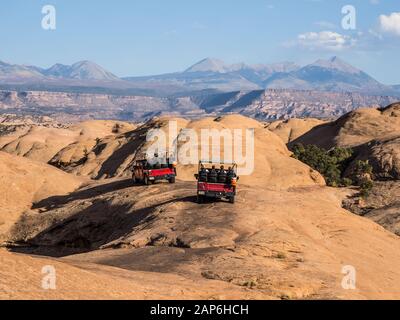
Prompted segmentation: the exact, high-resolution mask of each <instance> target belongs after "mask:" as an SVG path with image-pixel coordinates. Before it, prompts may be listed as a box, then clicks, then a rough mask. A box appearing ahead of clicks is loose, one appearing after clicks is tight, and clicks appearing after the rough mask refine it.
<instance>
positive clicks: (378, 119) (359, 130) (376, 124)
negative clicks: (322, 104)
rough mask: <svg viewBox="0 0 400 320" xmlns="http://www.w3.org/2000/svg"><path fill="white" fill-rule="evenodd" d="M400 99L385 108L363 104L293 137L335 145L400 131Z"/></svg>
mask: <svg viewBox="0 0 400 320" xmlns="http://www.w3.org/2000/svg"><path fill="white" fill-rule="evenodd" d="M399 110H400V103H395V104H392V105H390V106H388V107H386V108H384V109H371V108H364V109H358V110H356V111H353V112H350V113H348V114H346V115H345V116H343V117H341V118H340V119H338V120H337V121H334V122H330V123H327V124H323V125H320V126H317V127H315V128H314V129H312V130H311V131H309V132H308V133H306V134H304V135H303V136H301V137H299V138H298V139H296V140H294V141H293V142H292V143H291V145H293V144H296V143H302V144H315V145H317V146H319V147H324V148H326V149H330V148H332V147H335V146H337V147H355V146H359V145H362V144H365V143H368V142H370V141H372V140H375V139H389V138H395V137H397V136H399V135H400V116H399V112H400V111H399Z"/></svg>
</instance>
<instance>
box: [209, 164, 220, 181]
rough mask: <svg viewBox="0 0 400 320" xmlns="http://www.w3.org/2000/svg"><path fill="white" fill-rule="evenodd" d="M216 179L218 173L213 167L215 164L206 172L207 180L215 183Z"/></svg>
mask: <svg viewBox="0 0 400 320" xmlns="http://www.w3.org/2000/svg"><path fill="white" fill-rule="evenodd" d="M217 181H218V173H217V170H216V169H215V166H212V168H211V171H210V173H209V174H208V182H211V183H217Z"/></svg>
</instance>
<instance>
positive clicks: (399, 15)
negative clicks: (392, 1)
mask: <svg viewBox="0 0 400 320" xmlns="http://www.w3.org/2000/svg"><path fill="white" fill-rule="evenodd" d="M379 25H380V29H381V31H383V32H388V33H394V34H396V35H399V36H400V12H393V13H391V14H390V15H389V16H386V15H384V14H382V15H381V16H379Z"/></svg>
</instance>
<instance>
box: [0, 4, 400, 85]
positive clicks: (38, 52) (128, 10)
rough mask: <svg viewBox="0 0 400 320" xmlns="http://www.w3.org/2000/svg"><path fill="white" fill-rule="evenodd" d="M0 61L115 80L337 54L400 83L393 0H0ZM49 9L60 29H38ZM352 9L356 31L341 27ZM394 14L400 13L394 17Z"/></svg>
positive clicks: (399, 33) (399, 18)
mask: <svg viewBox="0 0 400 320" xmlns="http://www.w3.org/2000/svg"><path fill="white" fill-rule="evenodd" d="M1 4H2V6H1V11H0V36H1V46H0V60H3V61H7V62H12V63H18V64H31V65H38V66H41V67H49V66H50V65H52V64H54V63H57V62H60V63H64V64H71V63H74V62H76V61H80V60H92V61H94V62H96V63H98V64H100V65H102V66H103V67H105V68H106V69H108V70H110V71H111V72H113V73H115V74H117V75H118V76H134V75H149V74H160V73H167V72H174V71H180V70H183V69H185V68H187V67H188V66H190V65H192V64H193V63H195V62H197V61H198V60H201V59H203V58H205V57H215V58H219V59H222V60H224V61H226V62H228V63H235V62H242V61H243V62H246V63H250V64H251V63H273V62H279V61H287V60H288V61H294V62H297V63H299V64H307V63H311V62H313V60H316V59H317V58H328V57H330V56H333V55H337V56H339V57H341V58H343V59H344V60H346V61H348V62H349V63H351V64H353V65H355V66H357V67H359V68H361V69H363V70H364V71H366V72H368V73H369V74H371V75H372V76H374V77H375V78H377V79H378V80H380V81H382V82H383V83H386V84H400V74H399V72H398V70H400V59H398V55H399V49H400V1H399V0H345V1H341V0H247V1H244V0H213V1H212V0H201V1H200V0H198V1H194V0H168V1H166V0H146V1H145V0H113V1H106V0H101V1H100V0H84V1H78V0H46V1H41V0H29V1H26V0H2V3H1ZM47 4H51V5H54V6H55V8H56V10H57V29H56V30H54V31H46V30H43V29H42V27H41V20H42V17H43V15H42V13H41V10H42V7H43V6H44V5H47ZM347 4H351V5H353V6H354V7H355V8H356V17H357V29H356V30H349V31H348V30H344V29H343V28H342V26H341V21H342V18H343V15H342V12H341V10H342V7H343V6H344V5H347ZM396 13H399V14H398V15H397V14H396Z"/></svg>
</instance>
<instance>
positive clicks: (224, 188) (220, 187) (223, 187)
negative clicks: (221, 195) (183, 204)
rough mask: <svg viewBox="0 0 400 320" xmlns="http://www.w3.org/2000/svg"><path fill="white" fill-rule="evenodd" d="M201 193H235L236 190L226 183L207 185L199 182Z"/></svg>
mask: <svg viewBox="0 0 400 320" xmlns="http://www.w3.org/2000/svg"><path fill="white" fill-rule="evenodd" d="M198 190H199V191H211V192H233V191H234V188H233V187H232V186H230V185H228V184H224V183H207V182H199V183H198Z"/></svg>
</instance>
